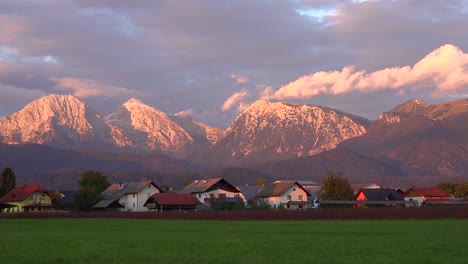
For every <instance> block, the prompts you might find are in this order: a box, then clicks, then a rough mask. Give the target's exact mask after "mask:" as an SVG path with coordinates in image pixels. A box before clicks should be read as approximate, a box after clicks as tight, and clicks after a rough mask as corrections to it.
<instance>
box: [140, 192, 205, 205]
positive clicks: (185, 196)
mask: <svg viewBox="0 0 468 264" xmlns="http://www.w3.org/2000/svg"><path fill="white" fill-rule="evenodd" d="M147 203H157V204H159V205H199V204H201V203H200V201H198V199H197V197H195V196H193V195H192V194H190V193H155V194H153V195H151V196H150V197H149V198H148V200H147V201H146V203H145V205H146V204H147Z"/></svg>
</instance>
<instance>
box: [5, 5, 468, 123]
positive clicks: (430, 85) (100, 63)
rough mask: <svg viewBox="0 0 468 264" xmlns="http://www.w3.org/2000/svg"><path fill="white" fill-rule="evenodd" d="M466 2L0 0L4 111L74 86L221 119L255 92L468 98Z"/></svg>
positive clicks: (110, 98)
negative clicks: (0, 0)
mask: <svg viewBox="0 0 468 264" xmlns="http://www.w3.org/2000/svg"><path fill="white" fill-rule="evenodd" d="M467 7H468V1H412V0H405V1H400V0H395V1H345V0H336V1H328V0H302V1H301V0H290V1H287V0H285V1H270V0H256V1H250V0H236V1H234V0H232V1H228V0H212V1H208V0H200V1H170V0H167V1H164V0H161V1H152V0H151V1H150V0H147V1H145V0H143V1H123V0H115V1H111V0H107V1H93V0H68V1H59V0H45V1H32V0H19V1H2V2H1V3H0V116H8V115H11V114H12V113H14V112H16V111H18V110H20V109H21V108H22V107H24V106H25V105H26V104H27V103H29V102H30V101H32V100H34V99H37V98H40V97H42V96H45V95H48V94H52V93H60V94H73V95H75V96H77V97H79V98H81V99H82V100H83V101H85V102H86V103H88V104H89V105H90V106H91V107H93V108H95V109H96V110H98V111H100V112H102V113H109V112H112V111H114V110H115V109H116V108H117V107H118V106H119V105H120V104H122V103H123V102H125V101H127V100H128V99H129V98H132V97H133V98H137V99H139V100H141V101H143V102H144V103H146V104H148V105H150V106H153V107H155V108H158V109H160V110H162V111H164V112H166V113H179V112H187V113H189V114H190V115H192V117H193V118H194V119H197V120H199V121H202V122H205V123H207V124H210V125H214V126H219V127H223V128H226V127H227V126H228V125H229V124H230V123H231V122H232V121H233V120H234V118H235V116H236V115H238V114H239V113H240V112H242V111H243V110H244V109H245V108H246V107H247V106H248V105H249V104H250V103H252V102H254V101H255V100H258V99H267V100H270V101H285V102H293V103H301V104H316V105H324V106H328V107H331V108H336V109H339V110H342V111H347V112H350V113H353V114H356V115H361V116H364V117H366V118H369V119H375V118H377V117H378V116H379V114H380V113H381V112H383V111H388V110H390V109H391V108H393V107H395V106H396V105H398V104H400V103H402V102H404V101H406V100H410V99H416V98H417V99H422V100H424V101H426V102H428V103H438V102H442V101H447V100H453V99H457V98H464V97H467V94H468V55H467V53H468V29H467V27H466V25H468V8H467Z"/></svg>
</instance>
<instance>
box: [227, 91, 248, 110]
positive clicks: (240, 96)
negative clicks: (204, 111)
mask: <svg viewBox="0 0 468 264" xmlns="http://www.w3.org/2000/svg"><path fill="white" fill-rule="evenodd" d="M249 96H250V93H249V92H248V91H247V90H245V89H243V90H241V91H240V92H237V93H235V94H233V95H231V96H230V97H229V98H228V99H227V100H226V101H225V102H224V103H223V106H222V107H221V110H222V111H223V112H226V111H229V110H230V109H232V108H233V107H234V106H236V105H237V104H239V105H238V108H237V110H238V111H241V110H242V108H243V107H246V105H245V104H244V103H243V100H245V99H246V98H248V97H249Z"/></svg>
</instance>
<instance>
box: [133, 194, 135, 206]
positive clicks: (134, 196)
mask: <svg viewBox="0 0 468 264" xmlns="http://www.w3.org/2000/svg"><path fill="white" fill-rule="evenodd" d="M133 198H135V194H133ZM134 207H135V206H134Z"/></svg>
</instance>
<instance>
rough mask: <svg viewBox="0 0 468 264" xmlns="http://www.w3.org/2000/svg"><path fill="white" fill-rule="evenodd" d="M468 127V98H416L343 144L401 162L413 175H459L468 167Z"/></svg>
mask: <svg viewBox="0 0 468 264" xmlns="http://www.w3.org/2000/svg"><path fill="white" fill-rule="evenodd" d="M467 129H468V99H461V100H456V101H451V102H446V103H443V104H438V105H429V104H426V103H424V102H422V101H419V100H414V101H408V102H406V103H404V104H401V105H399V106H397V107H395V108H394V109H392V110H391V111H389V112H385V113H382V115H381V116H380V117H379V119H378V120H376V121H375V122H374V123H373V124H372V126H371V127H370V128H369V129H368V133H366V134H365V135H363V136H361V137H359V138H354V139H351V140H348V141H345V142H343V143H342V144H340V146H339V147H340V148H346V149H349V150H351V151H354V152H357V153H360V154H362V155H366V156H369V157H373V158H378V159H387V160H389V161H391V162H394V163H398V164H399V166H400V167H401V168H402V169H404V170H405V171H406V172H407V173H408V174H410V175H427V176H440V177H457V176H463V175H464V174H466V172H467V171H468V133H466V131H468V130H467Z"/></svg>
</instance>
